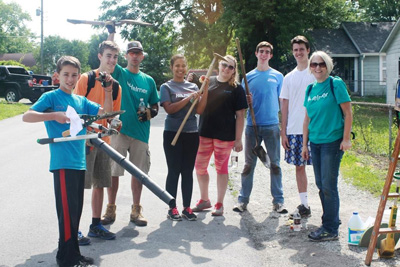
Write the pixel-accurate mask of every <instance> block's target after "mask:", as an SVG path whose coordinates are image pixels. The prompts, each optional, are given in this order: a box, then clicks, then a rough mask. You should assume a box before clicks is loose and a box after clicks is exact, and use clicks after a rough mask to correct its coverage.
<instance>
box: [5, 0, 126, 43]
mask: <svg viewBox="0 0 400 267" xmlns="http://www.w3.org/2000/svg"><path fill="white" fill-rule="evenodd" d="M3 1H4V2H5V3H7V4H9V3H12V2H14V3H17V4H18V5H19V6H20V7H21V8H22V10H23V11H25V12H26V13H28V14H29V15H30V16H31V19H32V21H30V22H28V23H27V26H28V28H30V29H31V31H32V32H33V33H35V34H36V35H37V36H38V37H39V38H38V39H37V42H40V31H41V25H40V24H41V23H40V16H36V9H38V8H39V9H40V5H41V0H3ZM101 2H102V0H64V1H60V0H43V14H44V16H43V33H44V37H46V36H49V35H59V36H60V37H62V38H65V39H68V40H76V39H78V40H82V41H89V40H90V36H91V35H93V34H100V33H101V32H102V31H101V30H97V29H94V28H92V27H91V26H90V25H88V24H72V23H69V22H67V19H80V20H97V18H98V17H99V16H100V14H101V11H100V10H99V7H100V4H101ZM124 2H126V1H124ZM117 31H118V29H117ZM116 42H117V43H118V44H119V45H120V46H121V45H123V44H125V43H126V42H124V41H122V40H121V38H119V35H118V34H117V35H116ZM121 48H122V49H124V46H121Z"/></svg>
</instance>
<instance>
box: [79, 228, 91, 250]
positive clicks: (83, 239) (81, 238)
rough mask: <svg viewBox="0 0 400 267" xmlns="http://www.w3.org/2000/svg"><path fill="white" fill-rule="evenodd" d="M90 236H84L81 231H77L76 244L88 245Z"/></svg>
mask: <svg viewBox="0 0 400 267" xmlns="http://www.w3.org/2000/svg"><path fill="white" fill-rule="evenodd" d="M90 242H91V241H90V238H87V237H85V236H84V235H83V234H82V232H81V231H78V244H79V246H87V245H90Z"/></svg>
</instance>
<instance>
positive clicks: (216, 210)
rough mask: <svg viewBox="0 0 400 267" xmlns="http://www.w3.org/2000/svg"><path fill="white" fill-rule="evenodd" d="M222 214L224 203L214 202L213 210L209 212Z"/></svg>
mask: <svg viewBox="0 0 400 267" xmlns="http://www.w3.org/2000/svg"><path fill="white" fill-rule="evenodd" d="M222 214H224V205H222V203H220V202H217V204H215V206H214V209H213V211H212V212H211V215H212V216H222Z"/></svg>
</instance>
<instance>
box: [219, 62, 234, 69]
mask: <svg viewBox="0 0 400 267" xmlns="http://www.w3.org/2000/svg"><path fill="white" fill-rule="evenodd" d="M221 66H222V67H223V68H224V69H225V68H226V67H228V69H229V70H234V69H235V67H234V66H232V65H228V64H226V63H225V62H221Z"/></svg>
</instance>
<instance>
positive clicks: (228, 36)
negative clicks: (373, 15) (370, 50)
mask: <svg viewBox="0 0 400 267" xmlns="http://www.w3.org/2000/svg"><path fill="white" fill-rule="evenodd" d="M371 1H372V0H371ZM119 3H120V0H113V1H111V0H105V1H103V6H102V8H103V9H104V10H106V12H105V14H104V16H103V18H107V19H111V18H133V19H142V20H144V21H147V22H151V23H154V24H155V25H156V28H157V29H160V28H162V27H164V26H165V25H168V24H169V23H173V25H175V27H174V28H171V30H173V33H170V35H174V36H176V40H177V42H176V47H175V50H177V51H184V54H185V56H186V57H187V58H188V64H189V66H192V67H197V68H198V67H202V68H204V67H208V65H209V63H210V62H211V58H212V54H213V52H216V53H219V54H221V55H225V54H226V53H227V52H229V53H235V45H234V41H233V38H234V37H239V38H240V40H241V44H242V49H243V55H244V58H245V59H246V69H247V70H250V69H252V68H254V67H255V65H256V58H255V55H254V50H255V47H256V45H257V44H258V43H259V42H260V41H263V40H267V41H269V42H270V43H272V44H273V46H274V48H275V49H274V57H273V58H272V60H271V65H272V66H274V67H275V68H278V69H279V68H280V67H284V66H285V64H286V63H287V61H288V60H289V58H291V57H290V40H291V38H293V37H294V36H296V35H299V34H301V35H307V33H308V31H309V30H310V29H313V28H316V27H317V28H333V27H338V26H339V24H340V22H342V21H354V20H355V19H357V18H356V16H355V12H354V6H353V4H352V2H351V1H349V0H325V1H320V0H286V1H279V0H268V1H267V0H266V1H259V0H248V1H242V0H193V1H183V0H164V1H148V0H136V1H130V2H129V4H127V5H125V6H123V5H120V4H119ZM114 6H117V7H116V8H114ZM111 8H114V9H112V10H111ZM130 29H131V28H127V27H125V28H124V29H123V31H122V32H121V34H125V36H128V35H127V31H128V30H130ZM133 29H134V30H135V29H138V27H134V28H133ZM165 29H168V28H165ZM143 31H144V30H143ZM136 32H137V31H136ZM132 36H133V37H135V36H138V35H137V34H136V35H135V34H133V35H132ZM165 36H168V35H165ZM140 37H145V36H144V35H142V36H140ZM146 41H147V40H145V42H144V43H146ZM160 41H164V40H163V39H160ZM159 45H162V44H161V43H160V44H159ZM168 45H169V44H168Z"/></svg>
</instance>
